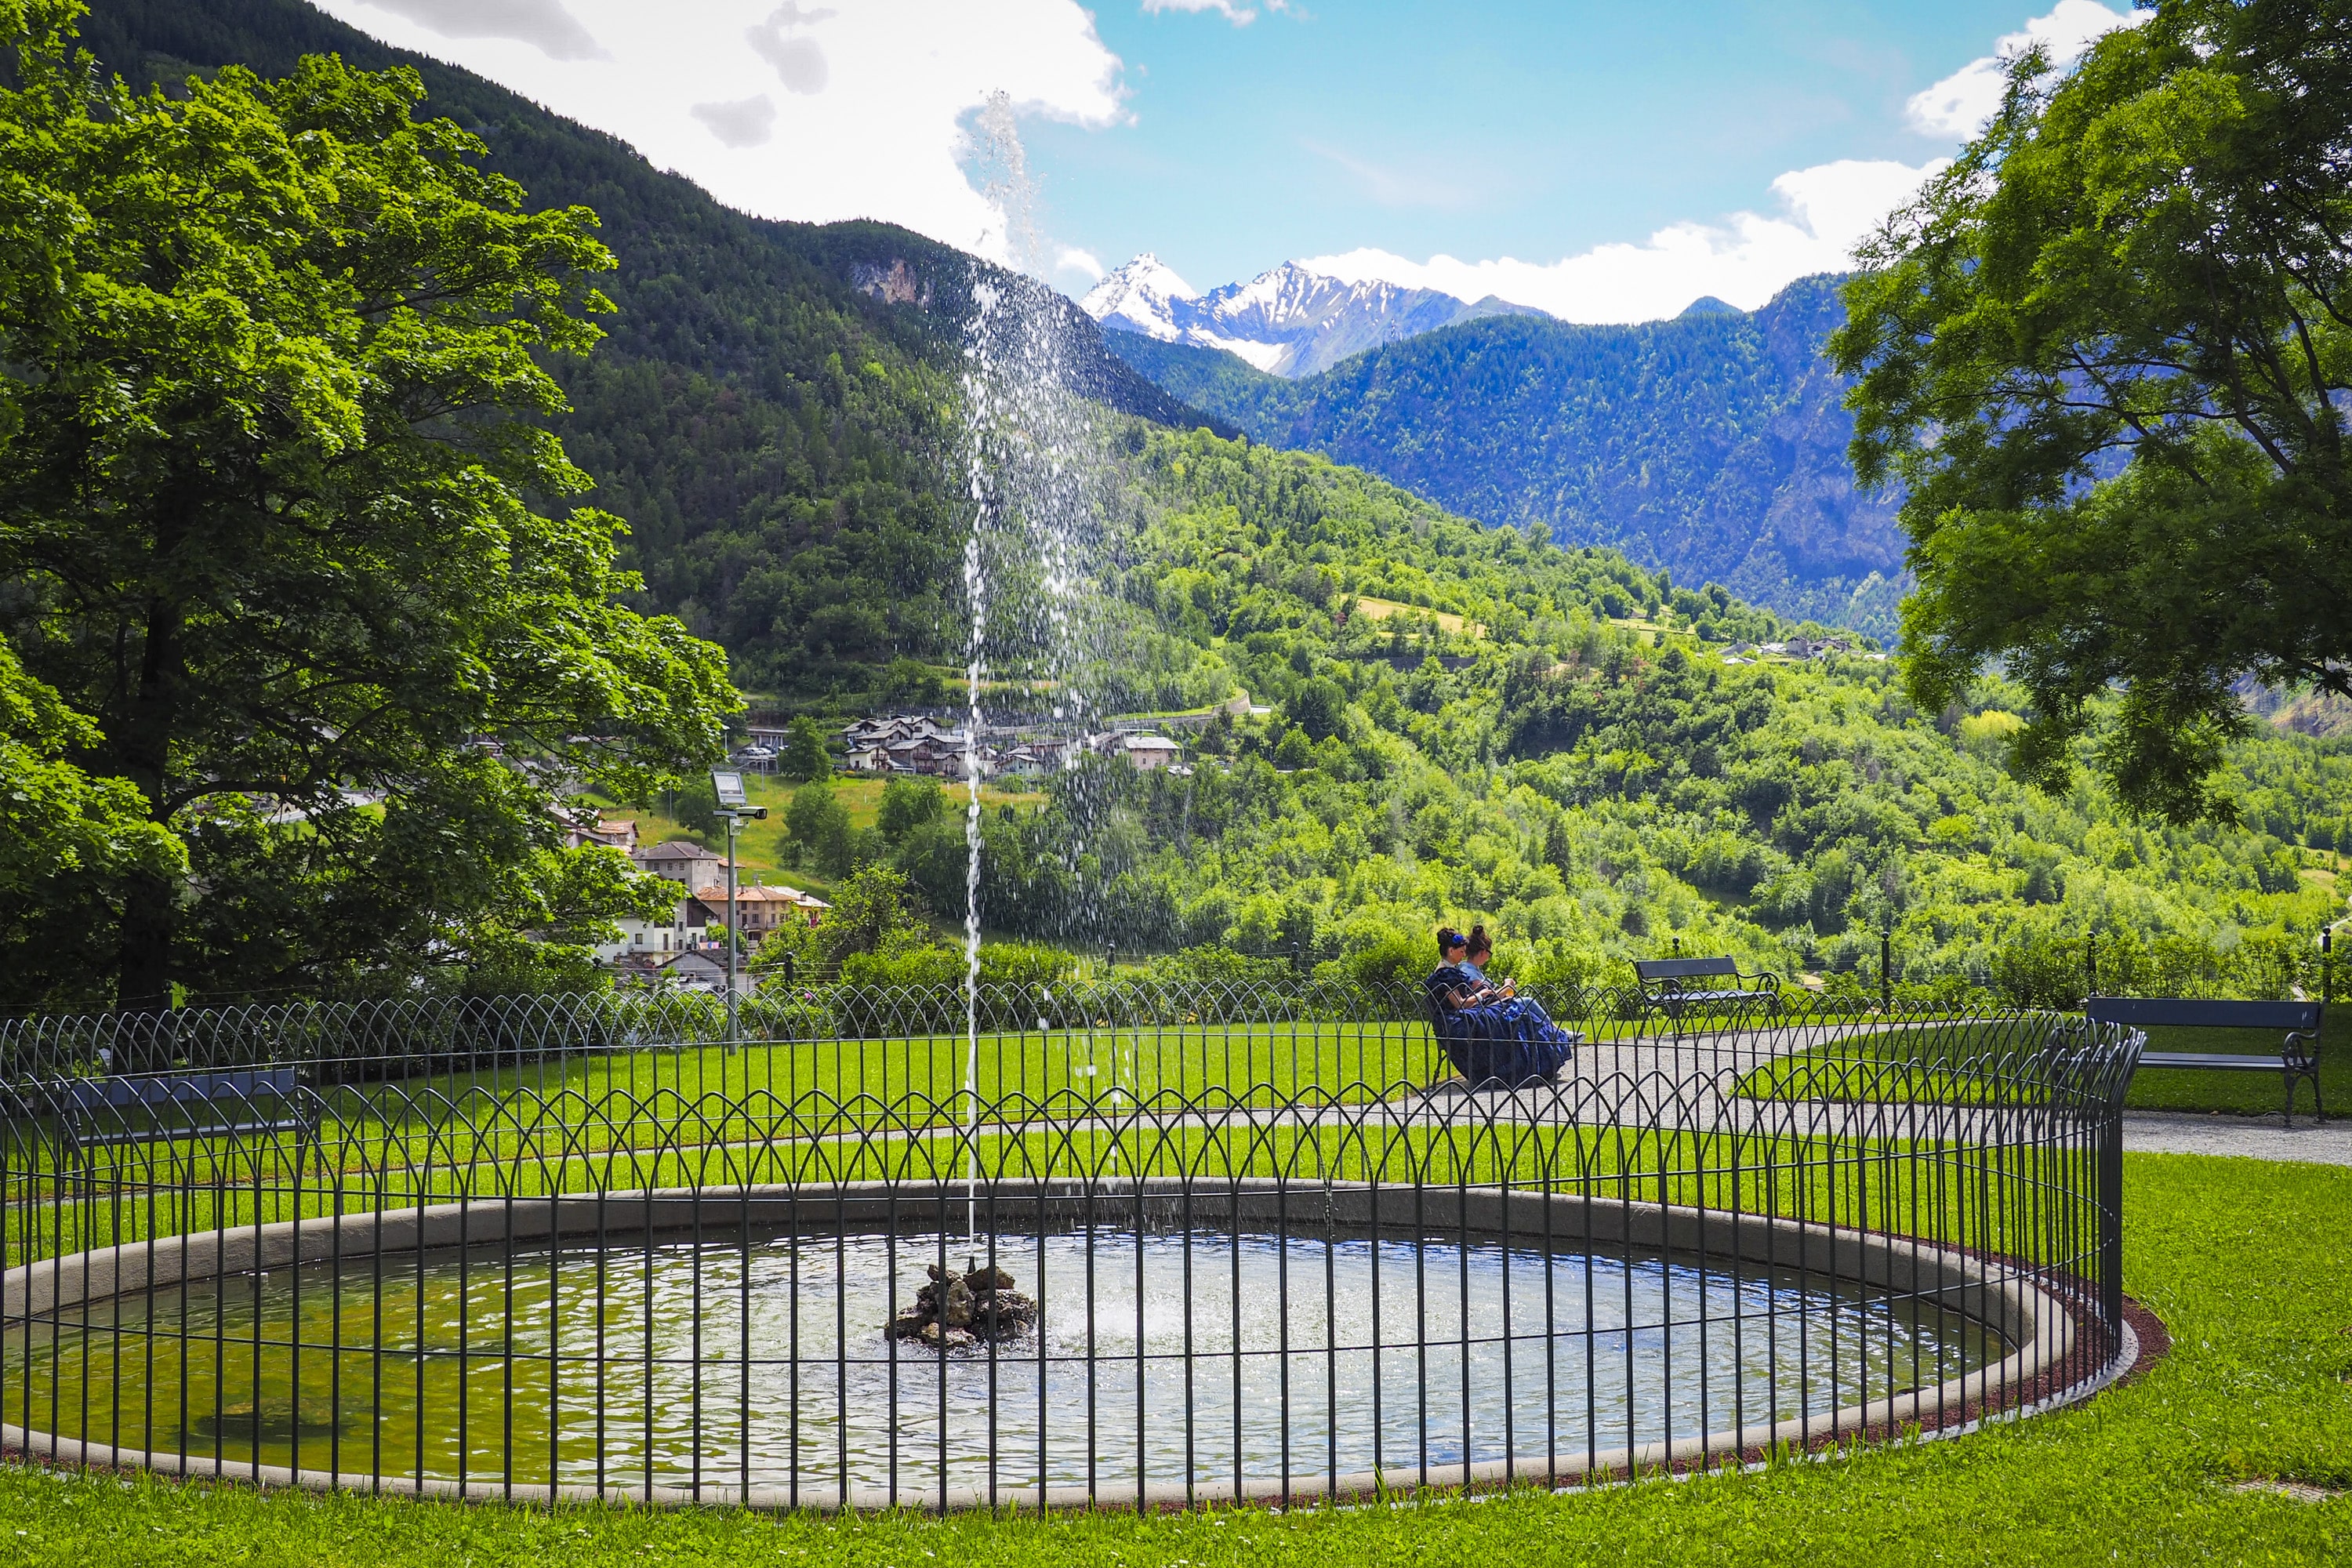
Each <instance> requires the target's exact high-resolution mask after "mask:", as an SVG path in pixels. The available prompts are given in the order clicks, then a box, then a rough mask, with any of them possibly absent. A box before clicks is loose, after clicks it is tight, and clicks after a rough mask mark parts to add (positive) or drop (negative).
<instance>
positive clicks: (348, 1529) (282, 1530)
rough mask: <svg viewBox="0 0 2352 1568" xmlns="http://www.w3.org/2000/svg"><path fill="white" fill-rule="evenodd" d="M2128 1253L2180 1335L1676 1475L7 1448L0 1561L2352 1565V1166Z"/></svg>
mask: <svg viewBox="0 0 2352 1568" xmlns="http://www.w3.org/2000/svg"><path fill="white" fill-rule="evenodd" d="M2126 1183H2127V1194H2126V1196H2127V1203H2128V1222H2127V1223H2128V1229H2127V1241H2126V1259H2125V1262H2126V1276H2127V1280H2128V1283H2129V1285H2130V1288H2131V1289H2132V1290H2133V1291H2134V1292H2135V1293H2136V1294H2137V1296H2138V1297H2139V1298H2140V1299H2141V1300H2143V1301H2144V1302H2146V1303H2147V1305H2148V1306H2149V1307H2151V1308H2153V1309H2154V1310H2156V1311H2157V1312H2158V1315H2159V1316H2161V1317H2162V1318H2163V1319H2164V1320H2165V1321H2166V1323H2167V1324H2168V1327H2169V1328H2170V1330H2171V1331H2172V1334H2173V1336H2174V1350H2173V1353H2172V1354H2171V1356H2170V1357H2169V1358H2168V1360H2166V1361H2165V1362H2163V1363H2160V1364H2159V1365H2158V1366H2157V1367H2156V1368H2155V1369H2154V1370H2153V1371H2152V1372H2150V1373H2148V1374H2147V1376H2145V1377H2143V1378H2141V1379H2140V1380H2138V1381H2137V1382H2136V1383H2134V1384H2131V1385H2129V1386H2127V1387H2125V1388H2122V1389H2119V1390H2115V1391H2111V1392H2110V1393H2108V1394H2105V1395H2104V1396H2102V1397H2101V1398H2099V1399H2098V1400H2096V1401H2095V1402H2094V1403H2092V1404H2091V1405H2088V1406H2086V1407H2084V1408H2082V1409H2079V1410H2074V1411H2069V1412H2065V1413H2063V1414H2060V1415H2052V1416H2046V1417H2042V1418H2038V1419H2034V1420H2031V1421H2027V1422H2023V1423H2019V1424H2015V1425H2005V1426H1997V1427H1995V1428H1993V1429H1991V1430H1989V1431H1986V1432H1981V1433H1979V1434H1976V1435H1975V1436H1969V1437H1965V1438H1961V1439H1958V1440H1957V1441H1951V1442H1937V1443H1927V1444H1923V1445H1919V1446H1917V1447H1894V1448H1887V1449H1875V1450H1870V1451H1866V1452H1864V1453H1862V1454H1860V1455H1858V1456H1856V1457H1853V1458H1848V1459H1845V1460H1843V1461H1840V1462H1835V1463H1829V1464H1801V1465H1793V1466H1786V1467H1781V1468H1772V1469H1766V1470H1760V1471H1756V1472H1752V1473H1745V1474H1736V1475H1727V1476H1716V1477H1710V1478H1707V1479H1702V1480H1697V1481H1691V1482H1684V1483H1651V1484H1644V1485H1640V1486H1633V1487H1622V1488H1615V1489H1606V1490H1601V1491H1598V1492H1594V1493H1591V1494H1583V1495H1578V1494H1570V1495H1565V1496H1557V1497H1554V1496H1544V1495H1534V1494H1530V1495H1521V1496H1517V1497H1513V1498H1510V1499H1507V1500H1487V1501H1483V1502H1476V1503H1464V1502H1454V1501H1444V1500H1435V1501H1427V1502H1423V1503H1422V1504H1420V1505H1418V1506H1402V1507H1396V1508H1370V1509H1360V1510H1350V1511H1346V1512H1331V1511H1327V1510H1312V1509H1310V1510H1300V1511H1298V1512H1296V1513H1293V1514H1289V1515H1282V1514H1276V1513H1274V1512H1271V1511H1264V1510H1238V1511H1222V1512H1215V1513H1195V1514H1183V1515H1171V1516H1161V1517H1155V1518H1149V1519H1137V1518H1134V1517H1131V1516H1129V1515H1125V1514H1117V1513H1105V1514H1090V1515H1070V1516H1064V1517H1057V1518H1054V1519H1050V1520H1045V1521H1037V1520H1034V1519H1028V1518H1021V1519H1012V1518H989V1517H983V1516H972V1517H963V1518H957V1519H950V1520H947V1521H933V1520H929V1519H927V1518H923V1517H920V1516H903V1517H887V1518H869V1519H859V1520H851V1521H826V1520H823V1519H815V1518H785V1519H771V1518H765V1517H758V1516H747V1515H742V1514H734V1513H720V1512H675V1513H662V1512H655V1511H647V1510H623V1509H595V1508H578V1509H561V1510H554V1511H552V1512H549V1511H544V1510H538V1511H534V1510H521V1509H509V1508H504V1507H499V1506H495V1505H471V1506H464V1507H456V1506H450V1505H446V1504H420V1503H411V1502H399V1501H380V1500H368V1499H364V1498H357V1497H336V1498H319V1497H312V1496H309V1495H305V1494H296V1493H284V1494H257V1493H254V1492H251V1491H247V1490H245V1489H237V1488H230V1487H204V1488H200V1487H183V1486H176V1485H169V1484H164V1483H160V1482H156V1481H153V1480H150V1479H143V1478H142V1479H119V1478H115V1477H110V1476H109V1477H95V1478H87V1479H84V1478H73V1477H57V1476H51V1475H49V1474H47V1473H44V1472H41V1471H38V1470H31V1469H24V1468H13V1467H0V1563H58V1564H72V1565H74V1568H83V1565H87V1564H98V1563H142V1564H156V1565H159V1568H160V1565H171V1564H212V1563H257V1564H274V1563H288V1564H293V1563H304V1564H310V1563H323V1564H343V1563H416V1564H428V1563H429V1564H434V1565H436V1568H438V1565H440V1564H445V1563H474V1564H484V1565H487V1564H493V1563H555V1562H560V1563H564V1564H566V1565H567V1568H592V1565H599V1564H621V1563H632V1564H635V1563H824V1564H828V1565H831V1564H858V1565H865V1564H873V1565H875V1568H925V1565H926V1564H927V1563H931V1562H941V1563H947V1562H957V1561H985V1562H988V1563H1003V1564H1024V1563H1053V1564H1056V1565H1060V1564H1067V1563H1087V1564H1093V1563H1100V1564H1105V1565H1113V1564H1116V1565H1118V1568H1147V1565H1165V1568H1211V1565H1213V1564H1224V1563H1233V1564H1236V1565H1247V1568H1263V1565H1265V1564H1276V1563H1301V1564H1308V1563H1316V1564H1319V1563H1357V1562H1362V1563H1374V1562H1378V1563H1396V1562H1411V1563H1477V1564H1502V1563H1805V1564H1821V1565H1824V1568H1826V1565H1830V1564H1837V1565H1843V1564H1847V1563H1916V1562H1922V1561H1927V1562H1936V1563H2036V1564H2039V1563H2117V1562H2127V1563H2342V1562H2346V1561H2347V1560H2352V1500H2347V1499H2346V1498H2344V1497H2340V1496H2339V1497H2336V1498H2334V1499H2332V1500H2327V1501H2324V1502H2319V1503H2307V1502H2302V1501H2297V1500H2293V1499H2291V1498H2288V1497H2284V1496H2281V1495H2278V1494H2276V1493H2274V1492H2271V1491H2266V1490H2260V1489H2243V1483H2246V1482H2249V1481H2258V1480H2263V1479H2290V1480H2299V1481H2304V1482H2307V1483H2315V1484H2317V1485H2320V1486H2323V1487H2326V1488H2328V1489H2336V1490H2341V1489H2345V1488H2347V1487H2352V1300H2347V1292H2346V1289H2345V1283H2344V1282H2345V1281H2346V1280H2347V1279H2352V1226H2347V1224H2346V1223H2345V1222H2346V1218H2347V1215H2352V1171H2346V1170H2339V1169H2330V1168H2324V1167H2296V1166H2284V1165H2269V1164H2258V1163H2240V1162H2230V1163H2221V1162H2216V1161H2210V1160H2200V1159H2195V1158H2189V1157H2168V1156H2158V1155H2135V1156H2132V1157H2130V1158H2129V1159H2128V1160H2127V1161H2126Z"/></svg>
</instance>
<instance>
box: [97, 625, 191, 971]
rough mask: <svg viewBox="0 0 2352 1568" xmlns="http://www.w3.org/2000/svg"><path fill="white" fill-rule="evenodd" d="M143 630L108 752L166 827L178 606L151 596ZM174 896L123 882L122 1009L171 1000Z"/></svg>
mask: <svg viewBox="0 0 2352 1568" xmlns="http://www.w3.org/2000/svg"><path fill="white" fill-rule="evenodd" d="M145 631H146V636H145V639H144V646H143V647H142V650H141V656H140V663H139V686H138V689H137V690H136V692H134V693H133V694H132V696H131V701H130V703H129V705H128V709H127V711H126V712H125V713H124V715H123V721H122V725H121V730H120V731H119V732H118V733H117V734H116V735H115V737H114V751H115V753H116V755H117V757H118V758H119V759H120V761H121V769H122V773H123V776H125V777H127V778H128V779H130V780H131V783H133V784H137V785H138V786H139V789H140V793H141V794H142V795H145V796H146V797H147V811H148V815H149V816H150V817H151V818H152V820H154V821H156V822H160V823H163V824H165V825H166V826H168V825H169V823H170V820H171V816H172V807H171V800H170V774H171V762H172V731H173V721H174V719H175V718H176V717H177V714H178V707H179V701H180V690H181V685H182V677H183V675H184V668H183V666H184V659H185V657H186V656H185V651H184V649H183V647H181V642H180V607H179V605H177V604H176V603H174V602H173V601H171V600H169V599H167V598H164V597H163V596H160V595H159V596H157V597H154V598H151V599H150V600H149V601H148V602H147V616H146V628H145ZM179 898H180V889H179V886H178V884H177V883H176V882H174V881H173V879H171V878H168V877H160V876H154V875H138V876H133V877H131V878H129V879H126V880H125V882H124V884H123V889H122V923H121V936H120V942H119V945H118V947H117V949H116V957H115V962H116V981H115V985H116V994H115V995H116V1005H119V1006H121V1008H123V1009H124V1010H125V1011H127V1012H142V1013H151V1012H152V1013H160V1012H162V1011H163V1010H164V1009H166V1008H168V1007H170V1006H171V1005H172V934H173V926H174V924H175V923H176V921H177V919H178V915H179Z"/></svg>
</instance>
